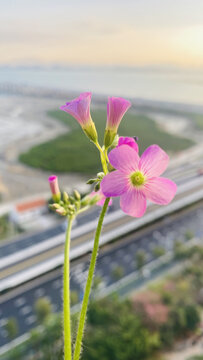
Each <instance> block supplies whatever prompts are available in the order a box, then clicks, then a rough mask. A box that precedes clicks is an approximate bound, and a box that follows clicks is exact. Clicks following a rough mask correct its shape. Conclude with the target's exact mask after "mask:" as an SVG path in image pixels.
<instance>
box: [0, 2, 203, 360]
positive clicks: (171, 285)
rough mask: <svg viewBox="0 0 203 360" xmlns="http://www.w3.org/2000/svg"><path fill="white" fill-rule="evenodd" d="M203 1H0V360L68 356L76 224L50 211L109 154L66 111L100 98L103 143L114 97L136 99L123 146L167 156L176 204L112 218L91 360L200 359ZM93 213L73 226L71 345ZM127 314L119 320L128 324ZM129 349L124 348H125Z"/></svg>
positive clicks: (114, 210) (97, 283)
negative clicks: (68, 233)
mask: <svg viewBox="0 0 203 360" xmlns="http://www.w3.org/2000/svg"><path fill="white" fill-rule="evenodd" d="M202 14H203V2H202V1H201V0H176V1H169V0H165V1H161V0H142V1H140V0H135V1H130V0H125V2H123V1H120V0H117V1H114V0H108V1H107V0H103V1H102V2H96V1H92V0H86V1H85V2H84V1H82V0H75V1H74V2H70V1H66V0H58V1H54V0H49V1H48V0H44V1H39V0H35V1H32V0H30V1H25V0H1V2H0V258H1V261H0V359H1V360H2V359H4V360H9V359H22V360H27V359H28V360H34V359H40V360H41V359H43V360H44V359H45V360H52V359H54V360H55V359H60V360H61V359H62V358H63V355H62V331H61V315H60V312H61V309H62V263H63V246H64V236H65V230H66V222H65V221H64V219H63V218H60V217H58V216H56V215H55V214H53V213H51V212H50V211H49V210H48V202H49V201H50V192H49V186H48V181H47V179H48V176H49V175H50V174H53V173H56V174H57V175H58V176H59V180H60V187H61V189H62V190H66V191H68V192H69V193H71V192H72V191H73V189H74V188H77V189H78V190H79V191H80V192H81V193H82V194H85V193H87V192H90V191H91V188H90V187H89V186H87V185H85V183H86V181H87V180H88V179H89V178H90V176H92V175H95V172H97V171H100V170H101V169H100V167H99V165H98V164H99V156H98V154H97V153H96V152H95V149H94V146H93V145H91V144H90V143H89V140H88V139H87V138H86V137H85V136H84V135H83V133H82V131H81V129H80V127H79V125H78V124H77V123H76V121H75V120H74V119H72V118H71V117H69V116H68V115H67V114H66V113H63V112H62V111H60V110H59V107H60V106H61V105H62V104H64V103H65V102H66V101H68V100H71V99H73V98H74V97H77V96H78V95H79V94H80V92H83V91H91V92H92V93H93V96H92V107H91V113H92V118H93V120H94V121H95V123H96V126H97V128H98V132H99V136H100V139H101V141H102V137H103V132H104V128H105V122H106V103H107V100H108V96H122V97H124V98H127V99H129V100H130V101H131V102H132V107H131V109H130V111H129V112H128V114H126V115H125V117H124V119H123V121H122V123H121V125H120V127H119V135H122V136H138V138H139V140H138V143H139V148H140V152H142V151H143V150H144V149H145V148H146V147H147V146H149V145H150V144H153V143H157V144H159V145H160V146H161V147H162V148H163V149H164V150H166V151H167V152H168V153H169V155H170V159H171V161H170V166H169V168H168V170H167V171H166V175H165V176H166V177H170V178H171V179H173V180H174V181H175V182H176V183H177V184H178V193H177V196H176V198H175V199H174V201H173V202H172V203H171V204H170V205H168V206H165V207H161V208H159V207H157V206H155V205H152V204H151V205H149V206H148V210H147V213H146V215H145V216H144V217H143V218H142V219H133V218H130V217H128V216H126V215H125V214H123V213H122V212H121V210H120V209H119V201H118V200H117V199H116V200H114V201H113V205H112V206H111V207H110V208H109V210H108V214H107V217H106V221H105V226H104V231H103V235H102V239H101V249H100V255H99V257H98V262H97V270H96V275H95V279H94V286H93V293H92V301H91V304H90V308H89V313H88V319H87V330H86V337H85V343H84V350H83V354H82V357H81V358H82V359H83V360H97V359H102V360H112V359H113V360H141V359H142V360H143V359H146V360H147V359H150V360H155V359H156V360H201V359H203V321H202V320H203V316H202V314H203V312H202V306H203V268H202V260H203V242H202V240H203V225H202V219H203V206H202V205H203V201H202V198H203V176H202V175H203V40H202V39H203V17H202ZM99 211H100V209H99V208H98V207H94V208H92V209H91V211H88V213H85V214H83V215H81V216H80V217H79V218H78V219H77V221H75V223H74V228H73V233H72V244H71V302H72V314H73V323H72V324H73V334H75V331H76V330H75V327H76V324H77V316H78V315H77V314H78V310H79V307H80V303H81V301H82V298H83V290H84V285H85V280H86V277H87V269H88V264H89V258H90V251H91V247H92V239H93V235H94V229H95V226H96V221H97V218H98V214H99ZM118 314H119V317H118ZM118 340H119V341H118Z"/></svg>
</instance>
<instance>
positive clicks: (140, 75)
mask: <svg viewBox="0 0 203 360" xmlns="http://www.w3.org/2000/svg"><path fill="white" fill-rule="evenodd" d="M7 83H8V84H14V85H22V86H23V85H25V86H33V87H41V88H46V89H47V88H48V89H56V90H59V89H60V90H63V91H67V92H70V91H73V92H76V93H77V92H78V93H80V92H83V91H91V92H93V93H95V94H98V95H108V96H123V97H129V98H140V99H145V100H151V101H153V100H154V101H163V102H165V101H166V102H174V103H182V104H188V105H190V104H191V105H200V106H202V105H203V69H198V70H183V69H176V68H175V69H173V68H172V69H171V68H169V69H162V68H123V67H107V68H105V67H93V68H90V67H57V66H53V67H38V66H37V67H23V66H21V67H9V66H2V67H0V86H1V85H2V84H7Z"/></svg>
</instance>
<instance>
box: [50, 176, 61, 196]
mask: <svg viewBox="0 0 203 360" xmlns="http://www.w3.org/2000/svg"><path fill="white" fill-rule="evenodd" d="M49 185H50V189H51V193H52V197H53V200H54V201H56V202H57V201H60V199H61V193H60V190H59V186H58V177H57V176H56V175H51V176H50V177H49Z"/></svg>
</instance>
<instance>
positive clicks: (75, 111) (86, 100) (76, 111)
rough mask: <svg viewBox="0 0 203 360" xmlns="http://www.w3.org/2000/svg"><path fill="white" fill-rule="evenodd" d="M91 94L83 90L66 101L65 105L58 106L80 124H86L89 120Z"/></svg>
mask: <svg viewBox="0 0 203 360" xmlns="http://www.w3.org/2000/svg"><path fill="white" fill-rule="evenodd" d="M91 96H92V94H91V93H90V92H85V93H82V94H80V96H79V97H77V98H76V99H74V100H72V101H70V102H67V103H66V105H62V106H61V107H60V109H61V110H63V111H65V112H67V113H69V114H70V115H72V116H73V117H74V118H75V119H76V120H77V121H78V122H79V124H80V125H81V126H84V125H86V124H87V123H88V122H89V121H90V118H91V117H90V102H91Z"/></svg>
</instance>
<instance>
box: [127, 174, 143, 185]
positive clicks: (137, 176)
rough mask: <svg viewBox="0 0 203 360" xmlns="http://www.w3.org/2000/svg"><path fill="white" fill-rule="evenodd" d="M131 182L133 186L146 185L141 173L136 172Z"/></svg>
mask: <svg viewBox="0 0 203 360" xmlns="http://www.w3.org/2000/svg"><path fill="white" fill-rule="evenodd" d="M130 181H131V183H132V185H133V186H140V185H142V184H144V182H145V177H144V175H143V174H142V173H141V172H140V171H136V172H134V173H132V174H131V176H130Z"/></svg>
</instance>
